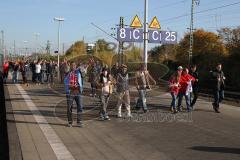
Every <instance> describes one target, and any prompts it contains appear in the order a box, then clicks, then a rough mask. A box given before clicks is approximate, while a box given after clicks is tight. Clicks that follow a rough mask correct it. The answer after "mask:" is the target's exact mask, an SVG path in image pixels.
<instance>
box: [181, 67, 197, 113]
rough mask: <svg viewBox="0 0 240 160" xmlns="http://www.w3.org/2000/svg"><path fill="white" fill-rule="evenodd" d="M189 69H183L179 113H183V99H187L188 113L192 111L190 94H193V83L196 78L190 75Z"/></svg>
mask: <svg viewBox="0 0 240 160" xmlns="http://www.w3.org/2000/svg"><path fill="white" fill-rule="evenodd" d="M188 72H189V70H188V68H185V69H183V72H182V75H181V77H180V80H179V84H180V90H179V94H178V105H177V108H178V111H180V112H181V111H182V99H183V97H185V100H186V106H187V112H190V111H191V108H190V107H191V106H190V93H191V92H192V82H193V81H195V78H194V77H192V76H191V75H190V74H188Z"/></svg>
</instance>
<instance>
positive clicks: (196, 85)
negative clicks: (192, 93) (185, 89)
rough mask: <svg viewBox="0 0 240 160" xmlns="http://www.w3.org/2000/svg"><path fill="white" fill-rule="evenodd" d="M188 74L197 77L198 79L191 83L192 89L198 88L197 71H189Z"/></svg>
mask: <svg viewBox="0 0 240 160" xmlns="http://www.w3.org/2000/svg"><path fill="white" fill-rule="evenodd" d="M189 74H190V75H191V76H193V77H194V78H195V79H198V81H195V82H193V83H192V88H193V90H198V88H199V74H198V72H197V71H195V72H192V71H190V72H189Z"/></svg>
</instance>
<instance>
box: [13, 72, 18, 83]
mask: <svg viewBox="0 0 240 160" xmlns="http://www.w3.org/2000/svg"><path fill="white" fill-rule="evenodd" d="M12 83H18V71H13V76H12Z"/></svg>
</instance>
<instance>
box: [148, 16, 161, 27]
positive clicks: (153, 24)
mask: <svg viewBox="0 0 240 160" xmlns="http://www.w3.org/2000/svg"><path fill="white" fill-rule="evenodd" d="M149 28H152V29H161V26H160V23H159V21H158V19H157V17H156V16H155V17H154V18H153V20H152V22H151V23H150V25H149Z"/></svg>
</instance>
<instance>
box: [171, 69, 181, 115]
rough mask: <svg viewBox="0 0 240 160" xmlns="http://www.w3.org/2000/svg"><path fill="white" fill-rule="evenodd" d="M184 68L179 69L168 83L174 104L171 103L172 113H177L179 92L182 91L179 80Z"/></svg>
mask: <svg viewBox="0 0 240 160" xmlns="http://www.w3.org/2000/svg"><path fill="white" fill-rule="evenodd" d="M182 69H183V68H182V66H179V67H178V70H177V72H176V73H174V74H173V75H172V76H171V78H170V80H169V81H168V83H169V88H170V93H171V96H172V103H171V111H172V112H173V113H177V109H176V100H177V96H178V92H179V89H180V84H179V80H180V77H181V74H182Z"/></svg>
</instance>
